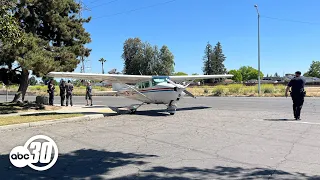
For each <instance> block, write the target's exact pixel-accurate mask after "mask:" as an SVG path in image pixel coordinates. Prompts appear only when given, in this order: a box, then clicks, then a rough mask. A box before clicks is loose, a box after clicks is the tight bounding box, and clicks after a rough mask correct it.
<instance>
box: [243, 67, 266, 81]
mask: <svg viewBox="0 0 320 180" xmlns="http://www.w3.org/2000/svg"><path fill="white" fill-rule="evenodd" d="M239 71H240V72H241V75H242V80H243V81H248V80H253V79H255V80H256V79H258V70H257V69H254V68H253V67H251V66H242V67H240V69H239ZM260 77H263V73H262V72H261V71H260Z"/></svg>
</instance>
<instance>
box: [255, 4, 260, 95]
mask: <svg viewBox="0 0 320 180" xmlns="http://www.w3.org/2000/svg"><path fill="white" fill-rule="evenodd" d="M254 7H255V8H256V10H257V14H258V95H259V96H260V94H261V83H260V13H259V10H258V5H254Z"/></svg>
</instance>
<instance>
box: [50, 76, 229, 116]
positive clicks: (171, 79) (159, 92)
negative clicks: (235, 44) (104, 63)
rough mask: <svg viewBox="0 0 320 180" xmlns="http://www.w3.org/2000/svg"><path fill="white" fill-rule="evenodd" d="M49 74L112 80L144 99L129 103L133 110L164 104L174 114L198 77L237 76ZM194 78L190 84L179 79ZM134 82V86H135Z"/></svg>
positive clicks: (116, 89)
mask: <svg viewBox="0 0 320 180" xmlns="http://www.w3.org/2000/svg"><path fill="white" fill-rule="evenodd" d="M48 76H49V77H56V78H72V79H86V80H94V81H100V82H101V81H108V82H109V83H112V90H113V92H115V93H117V95H120V96H124V97H126V98H129V99H134V100H138V101H140V102H142V103H141V104H138V105H137V104H134V105H130V106H128V110H129V111H130V113H135V112H136V110H137V109H138V108H139V107H140V106H142V105H144V104H164V105H166V106H167V112H169V113H170V114H171V115H174V114H175V112H176V109H177V105H176V104H177V102H178V101H179V100H180V99H181V98H182V97H184V96H185V95H189V96H191V97H194V98H195V96H194V95H193V94H191V93H190V92H189V91H187V90H186V88H187V87H188V86H189V85H190V84H191V83H192V82H193V81H194V80H196V79H215V78H230V77H233V75H193V76H147V75H124V74H92V73H71V72H50V73H49V74H48ZM185 81H191V82H190V83H189V84H187V85H185V86H184V85H181V84H178V83H176V82H185ZM132 84H134V85H132Z"/></svg>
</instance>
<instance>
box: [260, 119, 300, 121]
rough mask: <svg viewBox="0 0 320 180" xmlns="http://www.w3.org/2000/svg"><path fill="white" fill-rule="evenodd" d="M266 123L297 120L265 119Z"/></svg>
mask: <svg viewBox="0 0 320 180" xmlns="http://www.w3.org/2000/svg"><path fill="white" fill-rule="evenodd" d="M263 120H264V121H297V120H295V119H263Z"/></svg>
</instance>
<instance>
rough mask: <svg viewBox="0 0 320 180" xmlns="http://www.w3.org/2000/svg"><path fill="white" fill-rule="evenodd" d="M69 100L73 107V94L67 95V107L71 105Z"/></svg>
mask: <svg viewBox="0 0 320 180" xmlns="http://www.w3.org/2000/svg"><path fill="white" fill-rule="evenodd" d="M69 99H70V105H71V106H73V104H72V94H68V93H67V100H66V105H67V106H68V104H69Z"/></svg>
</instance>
